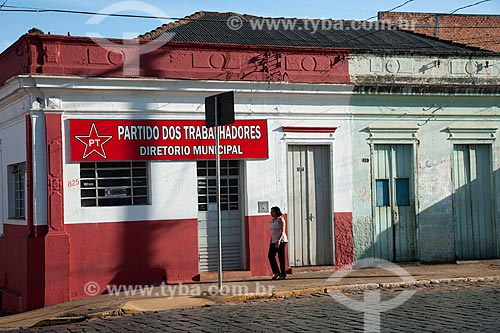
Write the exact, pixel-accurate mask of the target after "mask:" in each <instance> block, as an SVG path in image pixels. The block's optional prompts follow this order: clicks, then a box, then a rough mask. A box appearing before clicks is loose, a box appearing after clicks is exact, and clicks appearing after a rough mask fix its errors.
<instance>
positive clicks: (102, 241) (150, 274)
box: [65, 219, 198, 299]
mask: <svg viewBox="0 0 500 333" xmlns="http://www.w3.org/2000/svg"><path fill="white" fill-rule="evenodd" d="M65 230H66V231H67V232H68V234H69V235H70V239H71V245H70V248H71V250H70V258H71V299H80V298H85V297H89V296H94V295H100V294H103V293H105V292H106V286H107V285H136V284H140V285H144V284H160V283H162V281H163V279H166V280H165V281H166V283H179V282H187V281H192V280H193V278H194V277H195V276H197V275H198V221H197V220H196V219H185V220H164V221H136V222H115V223H81V224H66V225H65ZM89 284H94V285H95V286H98V289H99V290H97V289H95V288H94V289H92V288H91V289H86V288H85V286H88V285H89Z"/></svg>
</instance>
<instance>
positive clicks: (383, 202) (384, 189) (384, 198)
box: [375, 179, 389, 207]
mask: <svg viewBox="0 0 500 333" xmlns="http://www.w3.org/2000/svg"><path fill="white" fill-rule="evenodd" d="M375 192H376V194H375V205H376V206H377V207H382V206H389V180H388V179H377V180H375Z"/></svg>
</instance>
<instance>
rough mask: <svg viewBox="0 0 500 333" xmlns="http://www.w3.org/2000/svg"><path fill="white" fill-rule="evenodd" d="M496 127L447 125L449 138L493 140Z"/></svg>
mask: <svg viewBox="0 0 500 333" xmlns="http://www.w3.org/2000/svg"><path fill="white" fill-rule="evenodd" d="M497 131H498V127H472V126H468V127H464V126H461V127H447V128H446V132H448V134H449V137H448V139H449V140H495V139H496V136H495V134H496V132H497Z"/></svg>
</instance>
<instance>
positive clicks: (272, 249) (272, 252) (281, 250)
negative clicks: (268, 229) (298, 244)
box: [267, 243, 286, 276]
mask: <svg viewBox="0 0 500 333" xmlns="http://www.w3.org/2000/svg"><path fill="white" fill-rule="evenodd" d="M285 246H286V243H280V246H279V247H276V243H271V244H270V245H269V252H268V254H267V256H268V257H269V263H270V264H271V269H272V270H273V273H274V274H280V275H281V276H286V266H285ZM276 252H278V259H279V261H280V268H281V272H280V269H279V268H278V264H277V263H276Z"/></svg>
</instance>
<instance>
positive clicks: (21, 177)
mask: <svg viewBox="0 0 500 333" xmlns="http://www.w3.org/2000/svg"><path fill="white" fill-rule="evenodd" d="M7 170H8V173H9V180H8V187H9V218H11V219H24V217H25V201H24V197H25V192H26V163H25V162H23V163H17V164H11V165H8V166H7Z"/></svg>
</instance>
